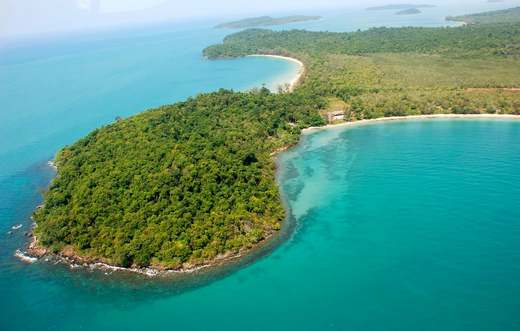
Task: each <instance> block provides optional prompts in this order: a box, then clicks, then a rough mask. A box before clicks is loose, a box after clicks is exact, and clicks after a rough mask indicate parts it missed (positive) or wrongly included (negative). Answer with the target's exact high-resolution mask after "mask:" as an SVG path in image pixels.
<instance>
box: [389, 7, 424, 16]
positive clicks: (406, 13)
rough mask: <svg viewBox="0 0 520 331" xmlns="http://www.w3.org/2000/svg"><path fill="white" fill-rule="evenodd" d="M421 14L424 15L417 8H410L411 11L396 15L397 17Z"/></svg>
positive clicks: (402, 11)
mask: <svg viewBox="0 0 520 331" xmlns="http://www.w3.org/2000/svg"><path fill="white" fill-rule="evenodd" d="M421 13H422V11H420V10H419V9H417V8H410V9H405V10H401V11H398V12H397V13H395V14H396V15H417V14H421Z"/></svg>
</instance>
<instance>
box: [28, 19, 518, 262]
mask: <svg viewBox="0 0 520 331" xmlns="http://www.w3.org/2000/svg"><path fill="white" fill-rule="evenodd" d="M251 54H276V55H284V56H291V57H294V58H297V59H299V60H301V61H302V62H303V63H304V64H305V66H306V73H305V76H304V77H303V78H302V79H301V81H300V83H299V86H298V88H297V89H296V90H295V91H294V92H292V93H288V92H284V91H283V90H282V91H281V93H277V94H274V93H271V92H269V91H268V90H266V89H257V90H253V91H250V92H233V91H227V90H221V91H218V92H214V93H208V94H201V95H199V96H196V97H193V98H190V99H188V100H186V101H184V102H180V103H177V104H174V105H168V106H163V107H160V108H158V109H153V110H149V111H146V112H144V113H142V114H139V115H136V116H133V117H130V118H127V119H122V120H119V121H116V122H115V123H113V124H110V125H107V126H105V127H103V128H100V129H98V130H95V131H94V132H92V133H91V134H89V135H88V136H87V137H85V138H83V139H81V140H79V141H78V142H76V143H74V144H72V145H71V146H67V147H65V148H64V149H63V150H61V151H60V152H59V153H58V155H57V156H56V160H55V162H56V165H57V166H58V169H59V170H58V173H57V176H56V178H55V179H54V180H53V181H52V183H51V185H50V187H49V189H48V191H47V192H46V193H45V202H44V204H43V206H42V207H41V208H39V209H38V210H37V211H36V212H35V214H34V219H35V221H36V224H37V227H36V228H35V230H34V234H35V242H34V245H33V247H35V248H37V251H38V252H39V254H44V253H55V254H62V255H67V256H74V257H75V258H81V259H83V260H84V261H91V262H94V261H102V262H105V263H108V264H112V265H117V266H124V267H130V266H133V267H148V266H150V267H153V268H157V269H179V270H181V269H187V268H190V267H193V266H197V265H201V264H207V263H210V264H211V263H214V262H215V261H218V260H219V259H221V258H222V257H225V256H236V255H238V254H240V253H243V252H247V251H249V250H250V249H251V248H253V247H255V246H256V245H258V244H259V243H262V242H265V241H266V240H267V239H268V238H270V237H271V236H273V235H274V234H276V233H277V231H278V230H279V229H280V228H281V227H282V226H283V223H284V218H285V212H284V208H283V205H282V202H281V198H280V193H279V191H278V187H277V184H276V181H275V171H276V167H275V162H274V156H273V155H274V153H276V151H279V150H282V149H283V148H284V147H287V146H291V145H293V144H295V143H297V142H298V140H299V136H300V133H301V130H302V129H304V128H308V127H310V126H320V125H323V124H325V123H326V122H327V121H357V120H362V119H373V118H379V117H386V116H406V115H427V114H520V93H518V88H519V87H520V23H518V22H511V21H509V22H506V23H475V24H471V25H468V26H464V27H457V28H374V29H370V30H367V31H361V32H353V33H330V32H308V31H301V30H292V31H280V32H274V31H269V30H260V29H252V30H246V31H243V32H239V33H236V34H233V35H231V36H228V37H226V38H225V40H224V42H223V43H222V44H220V45H215V46H211V47H208V48H207V49H205V50H204V55H205V56H207V57H208V58H210V59H219V58H229V57H240V56H246V55H251ZM338 112H339V113H341V114H343V115H342V116H341V117H338V118H336V117H330V116H328V115H329V114H330V113H334V114H336V113H338ZM317 198H319V197H317Z"/></svg>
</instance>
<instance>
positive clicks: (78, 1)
mask: <svg viewBox="0 0 520 331" xmlns="http://www.w3.org/2000/svg"><path fill="white" fill-rule="evenodd" d="M451 1H457V2H461V0H430V1H428V0H424V1H422V0H421V1H419V0H416V1H414V0H410V1H409V0H395V1H392V0H364V1H359V0H357V1H356V0H0V38H5V37H9V38H13V37H18V36H24V35H40V34H47V33H49V32H60V31H73V30H80V29H89V28H99V27H105V26H111V25H120V24H128V23H143V22H153V21H164V20H172V21H180V20H189V19H193V18H204V17H238V16H241V15H242V16H243V15H263V14H276V13H277V12H292V13H300V12H302V11H303V12H305V11H311V10H312V9H316V10H323V9H327V8H330V9H332V8H338V7H352V6H357V7H360V6H363V7H366V6H369V5H375V4H388V3H403V2H404V3H424V2H426V3H442V2H445V3H446V2H451ZM462 1H470V2H471V1H473V2H474V1H479V0H462ZM480 1H486V0H480Z"/></svg>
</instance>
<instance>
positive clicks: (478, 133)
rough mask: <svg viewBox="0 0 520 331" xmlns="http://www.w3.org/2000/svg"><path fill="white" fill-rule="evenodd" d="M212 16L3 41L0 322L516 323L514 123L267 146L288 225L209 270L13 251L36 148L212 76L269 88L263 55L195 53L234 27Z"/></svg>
mask: <svg viewBox="0 0 520 331" xmlns="http://www.w3.org/2000/svg"><path fill="white" fill-rule="evenodd" d="M508 4H509V5H510V3H505V4H495V5H492V4H481V6H482V8H480V7H479V8H475V10H472V12H473V11H479V10H481V9H488V7H491V6H494V7H497V6H498V7H500V6H502V7H506V6H507V5H508ZM464 10H465V9H464V8H461V7H460V6H459V7H456V8H455V7H453V8H435V9H432V10H431V11H429V12H428V11H427V10H425V11H424V14H423V15H420V16H416V17H396V16H394V15H392V14H391V13H388V12H386V13H382V12H377V13H368V12H364V11H359V10H358V11H348V10H345V11H336V12H334V13H324V14H323V16H324V19H322V20H320V21H317V22H308V23H302V24H297V25H294V26H291V27H297V28H308V29H312V30H330V31H353V30H356V29H358V28H361V29H364V28H368V27H371V26H381V25H387V26H403V25H419V26H441V25H446V22H444V20H443V17H444V16H446V15H451V14H453V13H455V14H459V13H460V14H461V13H465V12H467V11H464ZM211 25H212V24H209V23H193V24H188V23H185V24H162V25H158V26H144V27H139V28H137V27H136V28H133V29H119V30H111V31H102V32H96V33H94V32H92V33H84V34H77V35H70V36H61V37H53V38H47V39H38V40H25V41H20V42H16V43H9V44H5V45H3V46H2V47H1V48H0V104H1V107H0V159H1V160H2V162H1V163H0V238H1V239H0V296H1V298H2V303H3V304H2V309H1V310H0V329H1V330H142V329H145V328H155V329H174V330H208V329H212V330H244V329H248V330H265V329H280V330H287V329H298V330H322V329H338V330H345V329H350V330H359V329H363V330H365V329H372V330H392V329H395V330H417V329H425V330H429V329H431V330H434V329H435V330H437V329H439V328H443V329H448V330H474V329H479V330H504V329H518V328H520V319H519V318H518V317H517V312H518V307H520V302H519V300H518V297H520V283H519V281H518V280H519V279H520V270H519V266H520V263H519V262H520V225H519V221H518V220H520V213H519V210H518V208H517V206H518V205H519V202H520V201H519V199H518V197H519V196H520V194H519V193H520V192H519V191H520V178H519V177H520V174H519V172H518V170H517V169H519V167H520V157H519V155H520V144H519V143H518V142H519V141H520V139H519V138H520V123H518V122H514V121H503V120H449V121H448V120H438V121H407V122H399V123H382V124H381V123H380V124H377V125H368V126H359V127H352V128H346V129H333V130H327V131H320V132H316V133H313V134H309V135H305V136H304V138H303V139H302V142H301V144H300V145H298V146H297V147H296V148H294V149H293V150H291V151H289V152H287V153H285V154H283V155H282V156H281V158H280V160H279V162H280V177H279V180H280V187H281V190H282V193H283V195H284V198H285V199H286V200H287V202H288V207H289V208H290V213H291V215H292V216H291V222H294V224H295V229H294V231H293V232H292V233H291V235H290V236H289V237H288V238H287V239H286V240H285V241H284V242H283V243H282V244H281V245H280V246H279V247H277V248H276V249H275V250H274V251H273V252H272V253H270V254H268V255H266V256H263V257H261V258H258V259H255V260H254V261H248V262H247V263H244V264H243V265H240V266H238V267H234V268H231V269H230V270H226V271H224V272H220V273H218V274H215V275H206V276H201V277H200V278H196V277H195V278H190V277H187V278H186V279H182V280H179V281H177V282H171V281H168V280H154V279H147V278H145V277H133V276H121V275H117V274H104V273H102V272H90V271H86V270H83V269H78V270H70V269H69V268H68V267H65V266H61V265H53V264H50V263H45V262H38V263H35V264H30V265H29V264H25V263H23V262H21V261H19V260H18V259H16V258H15V257H14V252H15V251H16V249H18V248H23V246H24V245H25V243H26V242H27V238H26V237H25V235H24V233H25V232H26V231H28V229H29V226H30V224H31V220H30V215H31V213H32V211H33V210H34V209H35V208H36V206H37V205H38V204H39V203H41V194H40V192H41V191H42V190H44V189H45V187H46V186H47V185H48V183H49V181H50V180H51V179H52V177H53V176H54V170H53V169H52V168H51V167H49V166H48V164H47V162H48V161H49V160H51V159H52V158H53V155H54V154H55V153H56V151H58V150H59V149H60V148H61V147H63V146H65V145H67V144H70V143H72V142H74V141H75V140H76V139H78V138H80V137H82V136H84V135H85V134H87V133H88V132H89V131H91V130H93V129H94V128H96V127H99V126H102V125H105V124H108V123H111V122H113V121H114V120H115V118H116V117H118V116H122V117H127V116H131V115H132V114H136V113H138V112H140V111H143V110H145V109H149V108H153V107H156V106H159V105H162V104H168V103H174V102H176V101H180V100H183V99H186V98H188V97H190V96H193V95H196V94H198V93H201V92H208V91H214V90H217V89H219V88H230V89H235V90H247V89H250V88H253V87H260V86H262V85H265V86H267V87H270V88H273V89H274V88H275V87H276V85H277V84H279V83H280V82H282V81H284V80H286V79H287V78H288V77H291V76H292V75H293V74H294V71H295V70H297V65H296V64H294V63H292V62H287V61H284V60H279V59H270V58H256V57H251V58H243V59H235V60H222V61H208V60H205V59H204V58H202V54H201V50H202V49H203V48H204V47H206V46H208V45H211V44H214V43H217V42H219V41H221V40H222V38H223V37H224V36H225V35H227V34H228V33H231V32H232V31H228V30H215V29H212V28H211ZM280 28H289V27H280ZM17 224H22V228H21V229H18V230H12V229H11V228H12V227H13V226H14V225H17ZM9 232H12V233H9Z"/></svg>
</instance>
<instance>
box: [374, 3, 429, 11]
mask: <svg viewBox="0 0 520 331" xmlns="http://www.w3.org/2000/svg"><path fill="white" fill-rule="evenodd" d="M435 7H436V6H435V5H428V4H422V5H413V4H394V5H384V6H376V7H368V8H367V10H372V11H374V10H407V9H418V8H435Z"/></svg>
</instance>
